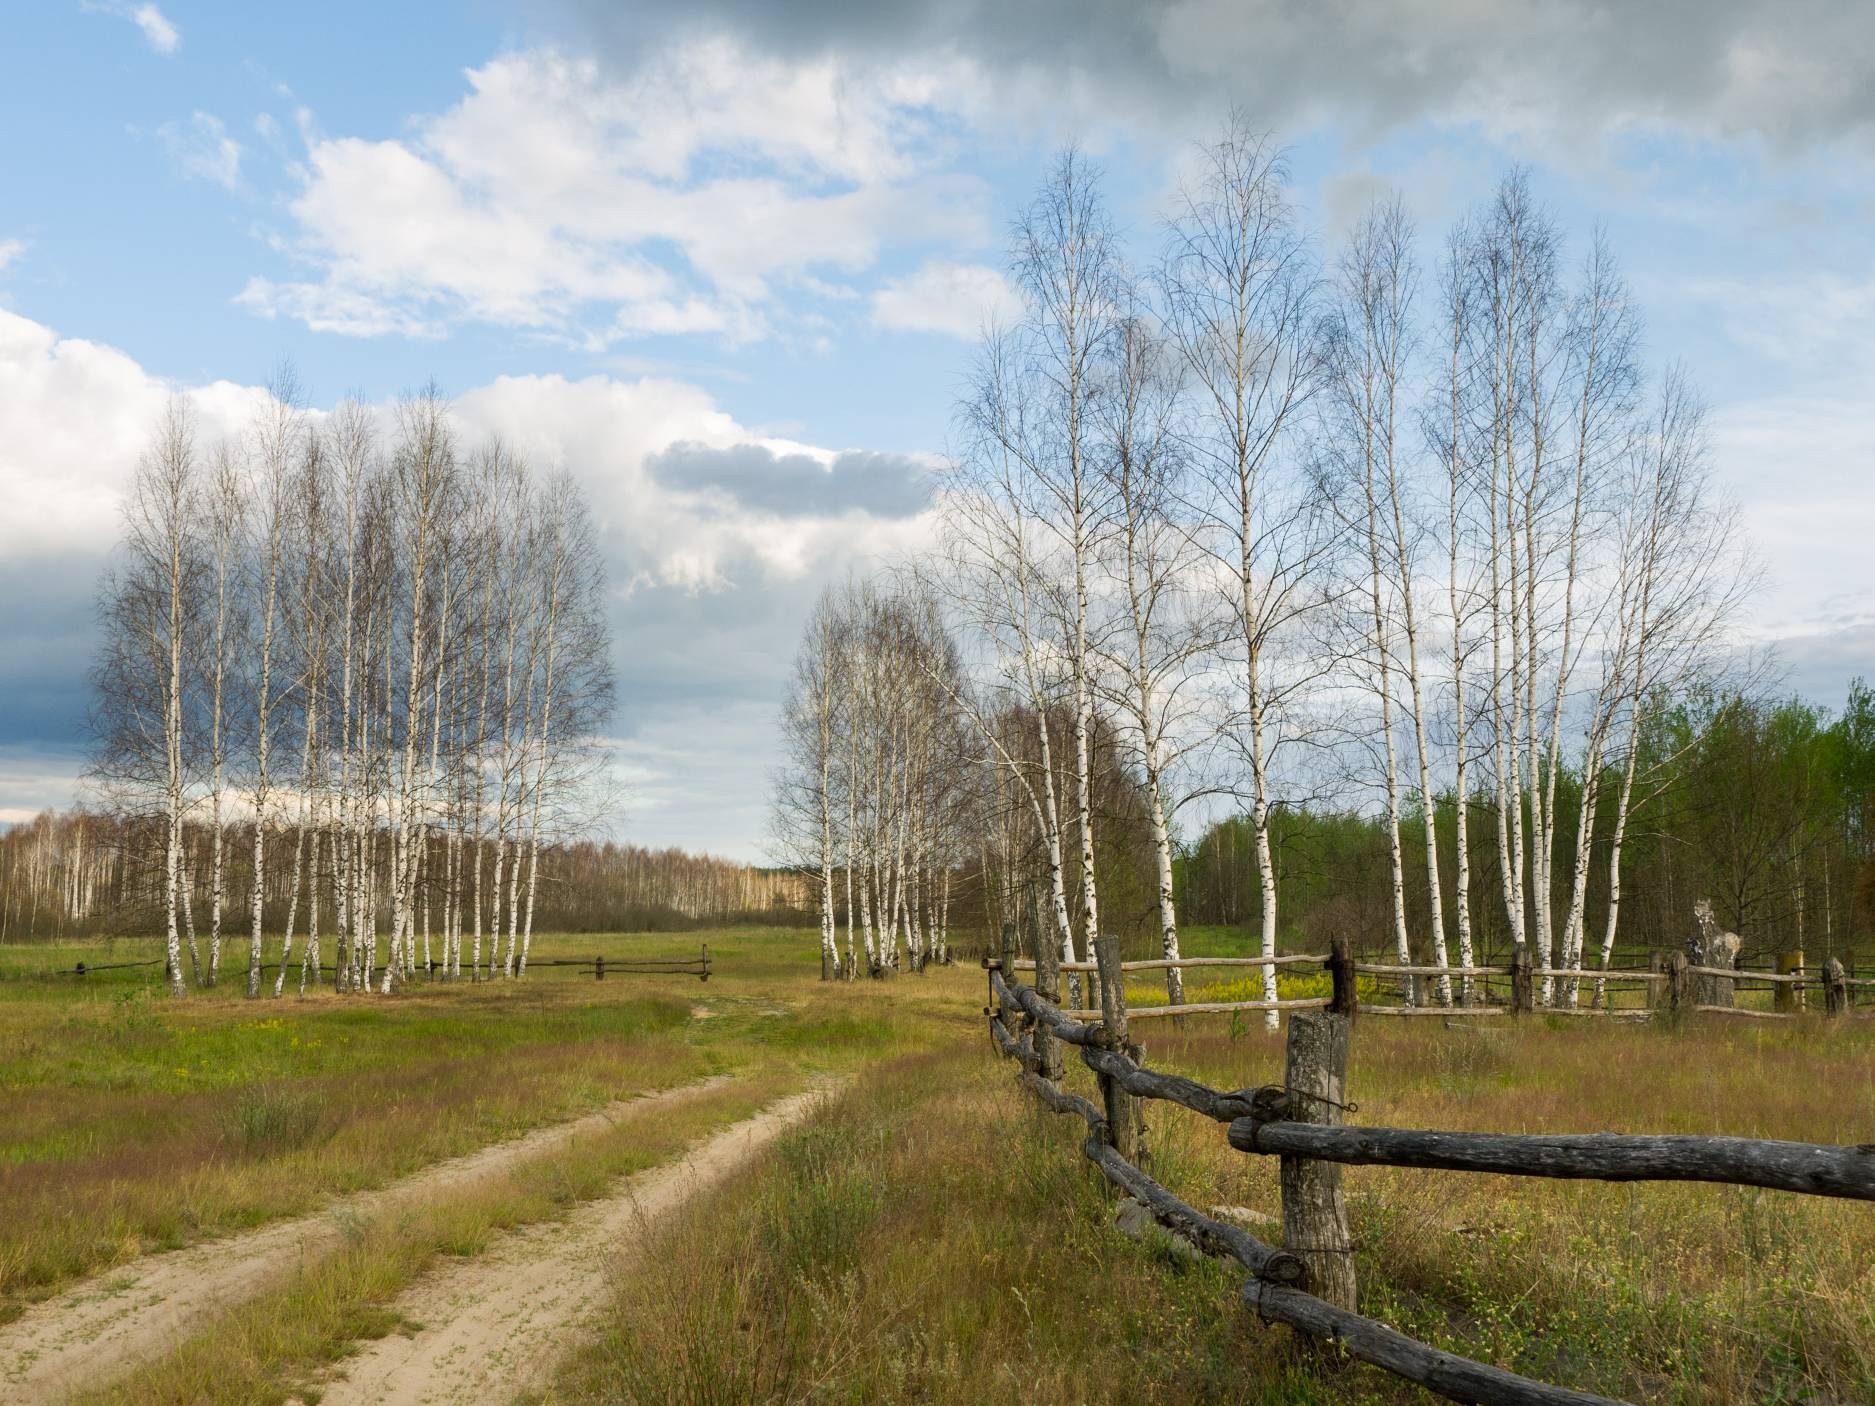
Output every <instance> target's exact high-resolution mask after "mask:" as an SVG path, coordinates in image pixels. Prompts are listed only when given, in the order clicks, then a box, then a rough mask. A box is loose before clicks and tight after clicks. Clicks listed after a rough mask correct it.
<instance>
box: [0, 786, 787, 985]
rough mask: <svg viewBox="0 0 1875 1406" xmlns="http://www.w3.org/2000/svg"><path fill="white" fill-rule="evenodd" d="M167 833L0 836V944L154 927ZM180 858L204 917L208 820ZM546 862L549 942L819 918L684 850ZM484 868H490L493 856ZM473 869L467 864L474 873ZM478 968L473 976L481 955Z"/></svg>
mask: <svg viewBox="0 0 1875 1406" xmlns="http://www.w3.org/2000/svg"><path fill="white" fill-rule="evenodd" d="M200 809H201V808H200V806H199V805H198V807H197V810H198V812H199V810H200ZM162 832H163V820H162V817H161V816H160V815H158V816H153V817H145V818H141V819H139V818H136V817H124V816H118V815H112V814H109V813H105V812H102V811H87V810H82V809H78V810H70V811H65V812H55V811H50V810H48V811H43V812H41V813H40V814H38V815H36V816H34V817H33V818H32V819H31V820H28V821H24V822H21V823H20V824H17V825H14V826H12V827H10V828H9V829H7V830H6V831H5V832H4V833H0V942H12V941H31V940H34V939H57V938H74V937H100V936H101V937H113V936H117V935H120V934H138V933H143V932H147V931H149V930H150V929H151V928H152V927H155V928H160V927H161V926H162V912H163V905H164V902H165V898H166V894H165V893H164V890H163V885H162V882H161V881H162V865H161V861H160V860H158V861H156V862H151V860H150V858H149V857H150V856H152V855H155V854H158V853H159V852H160V851H161V850H162V848H163V846H164V843H165V837H164V835H163V833H162ZM247 837H248V832H247V826H246V824H245V822H230V823H229V825H228V826H227V830H226V833H224V835H223V836H222V847H223V856H224V860H223V862H224V866H225V869H224V877H223V882H224V884H225V885H226V886H227V888H228V889H229V890H231V891H234V892H241V891H244V890H245V889H246V887H247V885H248V884H249V883H250V882H251V874H250V871H249V869H248V859H249V851H248V849H247V847H246V845H245V843H244V841H245V840H246V839H247ZM433 843H442V842H441V841H433ZM484 843H485V844H487V843H489V841H487V840H486V839H485V840H484ZM182 847H183V857H182V869H183V872H184V874H185V875H186V876H187V877H188V881H189V892H188V894H187V907H188V910H189V911H199V912H203V913H206V912H207V911H208V910H209V907H210V876H211V874H212V873H213V850H214V841H213V840H212V838H211V837H210V835H209V834H208V831H207V828H206V825H205V824H204V822H202V821H201V820H199V819H197V818H189V819H186V820H185V821H184V823H183V831H182ZM539 860H540V878H539V884H538V893H537V896H536V899H535V922H536V923H537V924H538V925H539V926H541V927H542V928H543V929H545V930H548V931H553V932H619V931H631V932H683V931H689V930H692V929H696V928H702V927H720V926H724V925H726V924H732V923H774V924H780V925H788V926H794V925H797V924H799V923H801V922H803V921H805V920H806V915H807V914H808V913H809V912H810V911H811V910H812V907H813V900H812V897H811V894H810V893H809V890H808V887H807V885H806V884H804V883H803V882H802V880H801V878H800V876H799V875H798V874H795V873H793V872H791V871H788V870H781V869H762V868H757V867H756V866H754V865H750V864H745V863H742V862H740V861H737V860H732V859H722V858H719V857H717V856H715V855H709V854H691V853H688V852H686V851H684V850H681V849H659V850H653V849H648V848H646V847H644V846H642V845H633V844H619V843H616V842H614V841H610V840H607V841H597V840H592V839H551V840H549V841H547V842H545V843H543V844H542V845H541V847H540V850H539ZM487 863H488V864H490V865H492V857H490V858H489V859H488V860H487ZM473 870H474V864H473V861H471V862H470V864H469V865H468V872H470V873H473ZM445 877H447V866H436V865H432V866H430V867H429V868H428V869H427V870H424V871H420V873H419V878H418V882H419V883H420V884H422V885H424V886H425V888H426V889H427V893H426V894H425V895H424V896H421V897H420V898H419V900H418V912H419V926H420V925H421V912H422V906H423V903H424V902H426V901H427V902H429V903H431V904H434V905H436V906H437V911H439V912H440V911H441V906H442V902H443V900H442V898H441V896H440V888H439V887H438V886H439V885H440V883H441V882H442V880H443V879H444V878H445ZM264 878H265V884H264V891H263V904H264V914H263V919H264V926H265V928H266V931H267V932H269V933H281V932H284V930H285V928H286V925H287V917H288V911H289V909H290V908H291V907H292V899H293V889H294V886H295V876H294V873H293V871H292V870H290V869H287V868H286V867H285V866H271V867H270V868H269V869H268V871H267V872H266V874H265V875H264ZM299 882H300V883H303V882H304V875H303V874H301V875H300V876H299ZM470 965H471V970H472V971H473V967H474V962H473V954H471V963H470Z"/></svg>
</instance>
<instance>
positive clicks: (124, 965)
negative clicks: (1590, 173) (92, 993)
mask: <svg viewBox="0 0 1875 1406" xmlns="http://www.w3.org/2000/svg"><path fill="white" fill-rule="evenodd" d="M165 965H167V961H166V959H165V958H162V957H152V958H150V959H149V960H147V961H139V962H80V963H78V965H76V966H72V967H53V968H49V969H47V970H45V971H43V972H40V973H37V974H38V975H41V976H89V975H92V974H93V973H96V972H106V971H125V970H128V969H130V968H133V967H161V966H165ZM527 965H528V966H530V967H580V968H583V969H585V970H587V971H590V972H591V973H592V974H593V977H594V979H595V980H598V981H604V980H605V977H606V973H607V972H615V973H619V974H622V975H626V976H694V977H697V978H699V979H701V980H703V981H708V980H709V979H710V972H711V970H712V968H713V963H712V962H711V960H710V948H709V944H708V943H704V944H703V949H702V951H701V952H700V953H699V954H698V955H697V956H695V957H607V956H604V955H600V956H594V957H553V958H535V959H534V960H532V961H530V962H529V963H528V964H527ZM285 966H286V969H287V970H288V971H307V972H311V971H314V970H316V971H317V972H318V973H319V974H320V976H322V977H324V976H327V975H330V976H334V977H336V976H337V975H338V973H339V968H338V967H336V966H334V965H333V964H332V963H330V962H321V963H319V965H318V966H317V967H316V968H315V967H312V966H310V965H308V964H307V963H305V962H298V961H288V962H287V963H285ZM280 967H281V963H279V962H262V963H261V964H260V967H259V970H261V971H263V972H270V971H279V970H280ZM230 970H231V971H232V970H235V969H233V968H230ZM239 970H240V971H245V970H247V968H246V965H245V964H243V965H242V966H241V967H240V968H239ZM416 970H417V971H418V972H420V973H422V974H424V975H425V976H428V977H430V978H432V979H434V977H435V976H436V974H437V973H438V972H439V971H445V970H447V968H446V967H445V964H444V963H442V962H429V963H420V964H418V966H417V968H416ZM28 975H32V973H28Z"/></svg>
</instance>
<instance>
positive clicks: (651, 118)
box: [242, 40, 985, 345]
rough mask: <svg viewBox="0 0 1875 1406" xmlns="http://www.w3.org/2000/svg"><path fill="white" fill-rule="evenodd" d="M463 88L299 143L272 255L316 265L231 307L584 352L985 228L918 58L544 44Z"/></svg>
mask: <svg viewBox="0 0 1875 1406" xmlns="http://www.w3.org/2000/svg"><path fill="white" fill-rule="evenodd" d="M468 80H469V85H470V89H471V91H470V92H469V94H468V95H467V96H466V97H464V98H463V100H462V101H461V102H459V103H458V104H457V105H456V106H454V107H453V108H451V109H449V110H448V111H447V112H444V113H443V114H441V115H439V116H436V117H432V118H428V119H422V120H419V121H417V122H416V123H415V124H414V127H413V133H412V135H411V136H410V137H409V138H407V139H400V140H380V141H372V140H365V139H362V138H355V137H342V138H324V137H320V136H317V135H314V136H313V137H311V139H310V141H309V150H308V156H307V160H306V162H305V164H304V166H303V167H302V168H301V171H300V175H301V182H302V184H301V188H300V191H299V194H298V195H297V196H296V198H295V199H294V200H293V202H292V204H291V210H292V214H293V217H294V219H295V221H296V224H297V229H296V231H295V234H294V236H293V238H292V240H291V241H290V245H289V247H290V248H291V250H292V251H293V252H294V253H296V254H297V255H298V256H299V257H300V258H301V259H302V260H303V261H304V262H305V263H306V264H308V265H309V266H310V267H311V269H312V270H313V276H312V277H310V278H308V279H305V280H302V281H295V282H288V283H276V282H272V281H264V280H256V281H255V282H253V283H251V284H250V285H249V287H248V289H247V290H246V291H245V292H244V293H243V295H242V300H243V302H244V303H246V304H247V305H248V306H250V307H252V308H254V309H256V310H257V311H262V312H267V313H272V314H279V315H285V316H292V317H298V318H301V319H303V320H305V321H307V322H308V323H310V324H312V325H315V326H322V327H325V328H328V329H330V330H341V331H349V332H352V333H355V334H358V335H375V334H378V333H381V332H386V331H397V330H406V329H409V328H411V327H423V328H429V327H433V326H436V325H449V324H451V323H454V322H457V321H461V320H464V319H474V320H478V321H486V322H492V323H497V324H500V325H504V326H511V327H525V328H533V329H539V330H543V331H548V332H553V333H557V334H561V335H566V336H570V337H573V338H575V339H577V340H580V341H583V342H587V343H589V344H597V345H604V344H605V343H607V342H610V341H612V340H615V339H616V338H619V337H622V336H629V335H638V334H645V333H685V332H691V333H694V332H709V333H718V334H722V335H725V336H728V337H730V338H732V339H747V338H750V337H754V336H759V335H762V334H763V333H764V332H765V331H766V330H768V326H769V320H770V318H771V316H772V313H773V309H774V305H775V288H776V285H777V282H778V281H787V280H796V281H801V282H804V283H807V284H808V285H809V286H813V285H812V283H811V271H812V270H816V269H819V270H833V271H837V272H839V273H842V274H848V275H850V274H854V273H858V272H861V271H864V270H866V269H868V268H870V267H871V266H872V265H873V264H874V262H875V261H876V260H877V258H878V256H879V252H880V249H881V247H882V245H884V244H885V243H886V242H887V241H888V240H895V239H900V238H916V239H918V240H920V241H926V242H935V241H944V240H947V239H949V240H960V241H975V240H979V239H980V238H981V237H982V235H983V232H984V229H985V222H984V218H983V214H982V208H981V207H982V199H983V196H982V191H981V188H980V186H979V184H978V183H977V182H976V181H975V180H974V179H971V178H965V177H962V176H958V175H955V174H952V173H948V172H947V171H946V170H945V169H944V162H945V136H944V134H945V131H946V127H945V122H944V120H943V117H942V108H941V104H942V102H943V99H944V94H945V92H946V91H947V89H946V88H945V86H944V85H943V84H941V83H940V82H939V81H938V79H937V78H936V77H934V76H932V74H931V73H928V72H926V71H924V70H921V69H913V68H901V67H893V66H881V65H869V66H867V65H860V66H856V65H851V64H844V63H837V62H835V61H833V60H820V61H805V62H794V63H790V62H781V61H778V60H773V59H768V58H762V57H756V56H751V55H749V54H748V53H746V52H744V51H743V50H742V49H740V48H738V47H736V46H734V45H732V44H730V43H728V42H727V41H723V40H705V41H698V42H692V43H686V44H680V45H675V46H672V47H671V48H670V49H669V50H667V51H665V52H663V53H661V54H660V55H659V56H658V57H657V58H656V59H654V60H653V61H651V62H648V63H647V64H645V65H644V67H643V68H642V69H641V70H639V71H637V72H634V73H633V74H631V75H629V76H627V77H625V78H622V79H621V78H615V77H613V76H611V75H609V74H607V73H606V72H604V71H602V70H601V69H600V68H599V67H598V66H597V65H595V64H593V63H591V62H588V61H583V60H579V59H575V58H571V57H568V56H566V55H563V54H561V53H558V52H555V51H551V50H544V51H529V52H523V53H517V54H511V55H507V56H504V57H502V58H498V59H495V60H492V61H491V62H489V63H488V64H486V65H484V66H483V67H481V68H478V69H474V70H472V71H470V73H469V74H468ZM823 286H824V285H823Z"/></svg>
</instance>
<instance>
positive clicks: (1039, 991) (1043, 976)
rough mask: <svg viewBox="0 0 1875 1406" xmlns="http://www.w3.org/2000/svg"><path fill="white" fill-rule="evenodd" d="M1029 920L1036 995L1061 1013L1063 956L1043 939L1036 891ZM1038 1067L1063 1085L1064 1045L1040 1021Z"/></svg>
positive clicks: (1031, 897)
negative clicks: (1062, 1050)
mask: <svg viewBox="0 0 1875 1406" xmlns="http://www.w3.org/2000/svg"><path fill="white" fill-rule="evenodd" d="M1029 920H1030V922H1029V928H1030V931H1031V932H1033V933H1034V934H1035V994H1036V995H1038V996H1040V997H1041V998H1042V999H1043V1000H1044V1001H1046V1002H1048V1004H1049V1005H1051V1006H1054V1007H1055V1008H1056V1009H1059V1008H1060V1006H1061V952H1060V950H1059V949H1058V948H1056V946H1055V944H1054V943H1052V942H1050V941H1048V940H1047V939H1046V938H1045V937H1044V936H1043V935H1042V928H1041V915H1040V913H1039V912H1038V911H1037V904H1036V897H1035V890H1033V889H1030V890H1029ZM1035 1064H1036V1071H1037V1072H1038V1073H1039V1074H1040V1075H1041V1076H1042V1077H1043V1078H1044V1079H1049V1080H1052V1081H1053V1082H1055V1083H1057V1084H1058V1083H1060V1082H1061V1042H1060V1041H1059V1040H1057V1039H1056V1038H1055V1037H1054V1035H1053V1034H1052V1033H1051V1032H1050V1031H1049V1029H1048V1027H1047V1026H1046V1025H1044V1024H1043V1023H1042V1022H1041V1021H1039V1020H1038V1021H1036V1022H1035Z"/></svg>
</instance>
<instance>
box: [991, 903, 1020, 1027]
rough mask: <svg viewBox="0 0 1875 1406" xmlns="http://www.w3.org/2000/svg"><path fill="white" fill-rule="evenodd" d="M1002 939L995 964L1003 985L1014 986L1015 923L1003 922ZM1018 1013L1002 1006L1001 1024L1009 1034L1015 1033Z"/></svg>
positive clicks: (1011, 1007)
mask: <svg viewBox="0 0 1875 1406" xmlns="http://www.w3.org/2000/svg"><path fill="white" fill-rule="evenodd" d="M1002 939H1003V941H1002V947H1001V948H1000V949H999V951H998V953H997V964H998V966H999V968H1000V969H1001V971H1002V974H1003V985H1005V986H1014V985H1015V984H1016V952H1017V950H1018V949H1017V944H1016V925H1015V924H1014V923H1013V922H1009V923H1004V924H1003V932H1002ZM991 989H992V990H993V989H995V988H994V983H991ZM1019 1013H1020V1012H1019V1011H1018V1010H1017V1009H1016V1008H1015V1007H1013V1006H1004V1007H1003V1024H1004V1025H1005V1026H1007V1027H1008V1029H1009V1033H1010V1034H1011V1035H1014V1034H1015V1033H1016V1024H1015V1022H1016V1016H1017V1015H1018V1014H1019Z"/></svg>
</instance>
